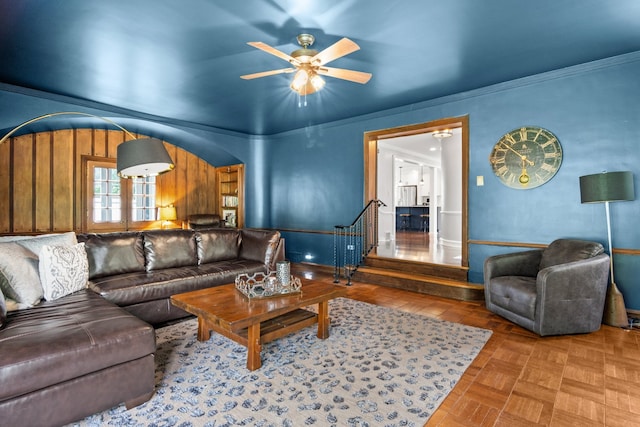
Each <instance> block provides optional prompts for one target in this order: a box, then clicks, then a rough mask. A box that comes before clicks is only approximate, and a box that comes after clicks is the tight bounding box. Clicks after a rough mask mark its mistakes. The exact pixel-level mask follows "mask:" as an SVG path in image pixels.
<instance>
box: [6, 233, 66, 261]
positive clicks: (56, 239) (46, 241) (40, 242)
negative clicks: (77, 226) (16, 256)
mask: <svg viewBox="0 0 640 427" xmlns="http://www.w3.org/2000/svg"><path fill="white" fill-rule="evenodd" d="M16 243H17V244H19V245H20V246H23V247H25V248H27V249H29V250H30V251H31V252H33V253H34V254H36V256H40V250H41V249H42V247H43V246H44V245H55V246H63V245H64V246H72V245H75V244H76V243H78V240H77V239H76V233H74V232H73V231H69V232H67V233H58V234H43V235H41V236H35V237H34V238H32V239H24V240H17V241H16Z"/></svg>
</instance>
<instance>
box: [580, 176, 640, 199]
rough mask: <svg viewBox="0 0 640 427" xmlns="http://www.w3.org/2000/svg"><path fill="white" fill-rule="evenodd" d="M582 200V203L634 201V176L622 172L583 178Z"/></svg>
mask: <svg viewBox="0 0 640 427" xmlns="http://www.w3.org/2000/svg"><path fill="white" fill-rule="evenodd" d="M580 199H581V200H580V201H581V202H582V203H601V202H620V201H624V200H633V199H634V191H633V174H632V173H631V172H629V171H621V172H602V173H596V174H593V175H585V176H581V177H580Z"/></svg>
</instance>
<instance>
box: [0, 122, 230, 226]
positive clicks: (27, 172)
mask: <svg viewBox="0 0 640 427" xmlns="http://www.w3.org/2000/svg"><path fill="white" fill-rule="evenodd" d="M139 136H142V135H139ZM125 138H126V134H125V133H124V132H122V131H111V130H101V129H75V130H58V131H52V132H39V133H34V134H29V135H22V136H18V137H15V138H11V139H10V140H9V141H7V142H5V143H4V144H2V145H0V234H28V233H47V232H63V231H76V232H84V231H91V230H83V229H82V215H83V214H84V212H83V207H82V198H81V197H82V187H83V186H82V179H83V177H82V163H83V162H82V159H83V157H84V156H91V157H94V158H95V157H102V158H109V159H115V158H116V149H117V146H118V144H120V143H122V142H123V141H125ZM165 146H166V147H167V150H168V152H169V155H170V156H171V158H172V159H173V161H174V163H175V165H176V167H175V169H174V170H173V171H171V172H167V173H165V174H162V175H160V176H159V177H158V179H157V192H156V203H157V205H158V206H166V205H169V204H171V203H173V204H174V205H175V206H176V210H177V213H178V221H176V222H175V224H176V225H180V223H181V220H184V219H186V218H187V216H188V215H190V214H196V213H213V212H217V211H218V209H217V208H218V206H217V197H216V182H215V181H216V173H215V172H216V169H215V167H213V166H212V165H210V164H209V163H207V162H205V161H204V160H202V159H200V158H199V157H197V156H195V155H193V154H191V153H189V152H187V151H185V150H182V149H181V148H178V147H176V146H174V145H172V144H169V143H167V142H165ZM146 226H147V227H151V228H160V222H159V221H155V222H153V223H150V224H146Z"/></svg>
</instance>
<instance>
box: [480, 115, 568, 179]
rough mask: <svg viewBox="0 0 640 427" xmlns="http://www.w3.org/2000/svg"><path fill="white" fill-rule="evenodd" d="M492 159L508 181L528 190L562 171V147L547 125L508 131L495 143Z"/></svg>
mask: <svg viewBox="0 0 640 427" xmlns="http://www.w3.org/2000/svg"><path fill="white" fill-rule="evenodd" d="M489 161H490V162H491V167H492V168H493V172H494V173H495V174H496V176H497V177H498V178H499V179H500V182H502V183H503V184H504V185H506V186H508V187H511V188H515V189H518V190H528V189H531V188H536V187H539V186H541V185H542V184H544V183H545V182H547V181H549V180H550V179H551V178H553V176H554V175H555V174H556V172H558V169H560V164H561V163H562V147H561V146H560V141H558V138H556V136H555V135H554V134H553V133H551V132H550V131H548V130H547V129H544V128H541V127H535V126H525V127H521V128H518V129H514V130H512V131H511V132H507V133H506V134H504V135H503V136H502V138H500V139H499V140H498V142H497V143H496V145H494V146H493V151H491V155H490V156H489Z"/></svg>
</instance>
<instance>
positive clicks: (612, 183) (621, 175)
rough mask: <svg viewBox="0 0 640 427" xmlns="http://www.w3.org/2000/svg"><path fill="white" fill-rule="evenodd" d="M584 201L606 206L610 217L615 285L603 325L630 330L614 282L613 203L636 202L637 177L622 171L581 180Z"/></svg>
mask: <svg viewBox="0 0 640 427" xmlns="http://www.w3.org/2000/svg"><path fill="white" fill-rule="evenodd" d="M580 199H581V202H582V203H604V206H605V212H606V215H607V240H608V242H609V256H610V258H611V284H610V285H609V288H608V289H607V299H606V303H605V309H604V316H603V318H602V321H603V323H604V324H606V325H610V326H619V327H628V326H629V319H628V317H627V310H626V308H625V305H624V297H623V295H622V292H620V290H619V289H618V287H617V286H616V283H615V281H614V274H613V247H612V246H611V216H610V214H609V202H621V201H631V200H634V189H633V174H632V173H631V172H629V171H621V172H602V173H596V174H593V175H585V176H581V177H580Z"/></svg>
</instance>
